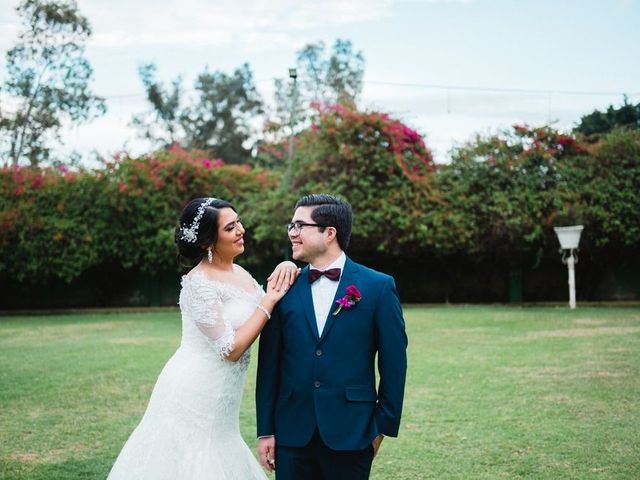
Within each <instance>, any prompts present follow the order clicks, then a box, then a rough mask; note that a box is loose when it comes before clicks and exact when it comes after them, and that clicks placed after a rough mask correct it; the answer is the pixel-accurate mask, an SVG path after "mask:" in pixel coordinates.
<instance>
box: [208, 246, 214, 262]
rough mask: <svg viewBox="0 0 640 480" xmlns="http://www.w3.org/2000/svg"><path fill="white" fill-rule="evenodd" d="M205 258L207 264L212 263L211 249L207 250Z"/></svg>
mask: <svg viewBox="0 0 640 480" xmlns="http://www.w3.org/2000/svg"><path fill="white" fill-rule="evenodd" d="M207 258H208V259H209V263H213V252H212V251H211V248H208V249H207Z"/></svg>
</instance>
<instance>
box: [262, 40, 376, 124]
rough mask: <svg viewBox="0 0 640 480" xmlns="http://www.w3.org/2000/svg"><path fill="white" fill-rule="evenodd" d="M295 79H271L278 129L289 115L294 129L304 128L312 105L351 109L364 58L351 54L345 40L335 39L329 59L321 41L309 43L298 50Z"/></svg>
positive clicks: (357, 53) (357, 54)
mask: <svg viewBox="0 0 640 480" xmlns="http://www.w3.org/2000/svg"><path fill="white" fill-rule="evenodd" d="M296 70H297V75H298V79H297V81H296V82H295V83H294V82H291V81H286V80H284V79H281V78H278V79H276V80H275V111H274V112H273V113H272V119H273V121H274V122H275V123H276V124H277V125H278V126H283V125H289V123H290V120H291V115H292V112H293V118H294V122H293V123H294V125H293V126H294V127H295V126H299V125H304V124H305V123H306V121H307V120H308V118H309V117H310V115H311V114H312V111H313V109H312V108H311V106H312V105H313V104H318V105H335V104H340V105H344V106H347V107H350V108H355V107H356V104H357V100H358V96H359V95H360V92H361V91H362V79H363V77H364V56H363V54H362V52H361V51H358V52H355V51H354V50H353V45H352V44H351V41H349V40H341V39H338V40H336V42H335V43H334V45H333V51H332V53H331V55H330V56H329V57H327V52H326V49H325V45H324V42H318V43H311V44H308V45H306V46H305V47H304V48H302V49H301V50H299V51H298V53H297V60H296Z"/></svg>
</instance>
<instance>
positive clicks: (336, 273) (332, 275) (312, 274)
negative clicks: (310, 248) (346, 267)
mask: <svg viewBox="0 0 640 480" xmlns="http://www.w3.org/2000/svg"><path fill="white" fill-rule="evenodd" d="M323 275H324V276H325V277H327V278H328V279H329V280H333V281H334V282H337V281H338V280H340V269H339V268H330V269H329V270H324V271H322V270H314V269H309V283H313V282H315V281H316V280H317V279H319V278H320V277H321V276H323Z"/></svg>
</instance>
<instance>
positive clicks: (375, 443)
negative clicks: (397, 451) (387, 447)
mask: <svg viewBox="0 0 640 480" xmlns="http://www.w3.org/2000/svg"><path fill="white" fill-rule="evenodd" d="M383 438H384V435H382V434H380V435H378V436H377V437H376V438H374V439H373V443H372V444H371V446H372V447H373V458H376V455H378V450H380V445H381V444H382V439H383Z"/></svg>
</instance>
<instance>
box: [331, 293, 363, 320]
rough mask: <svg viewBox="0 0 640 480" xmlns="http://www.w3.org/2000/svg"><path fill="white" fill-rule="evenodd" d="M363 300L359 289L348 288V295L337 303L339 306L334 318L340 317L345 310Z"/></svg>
mask: <svg viewBox="0 0 640 480" xmlns="http://www.w3.org/2000/svg"><path fill="white" fill-rule="evenodd" d="M361 299H362V294H361V293H360V290H358V287H356V286H355V285H349V286H348V287H347V294H346V295H345V296H344V297H342V298H339V299H338V300H336V303H337V304H338V308H336V309H335V311H334V312H333V316H336V315H338V314H339V313H340V311H341V310H342V309H343V308H344V309H345V310H349V309H350V308H351V307H353V306H354V305H355V304H356V303H358V302H359V301H360V300H361Z"/></svg>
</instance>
